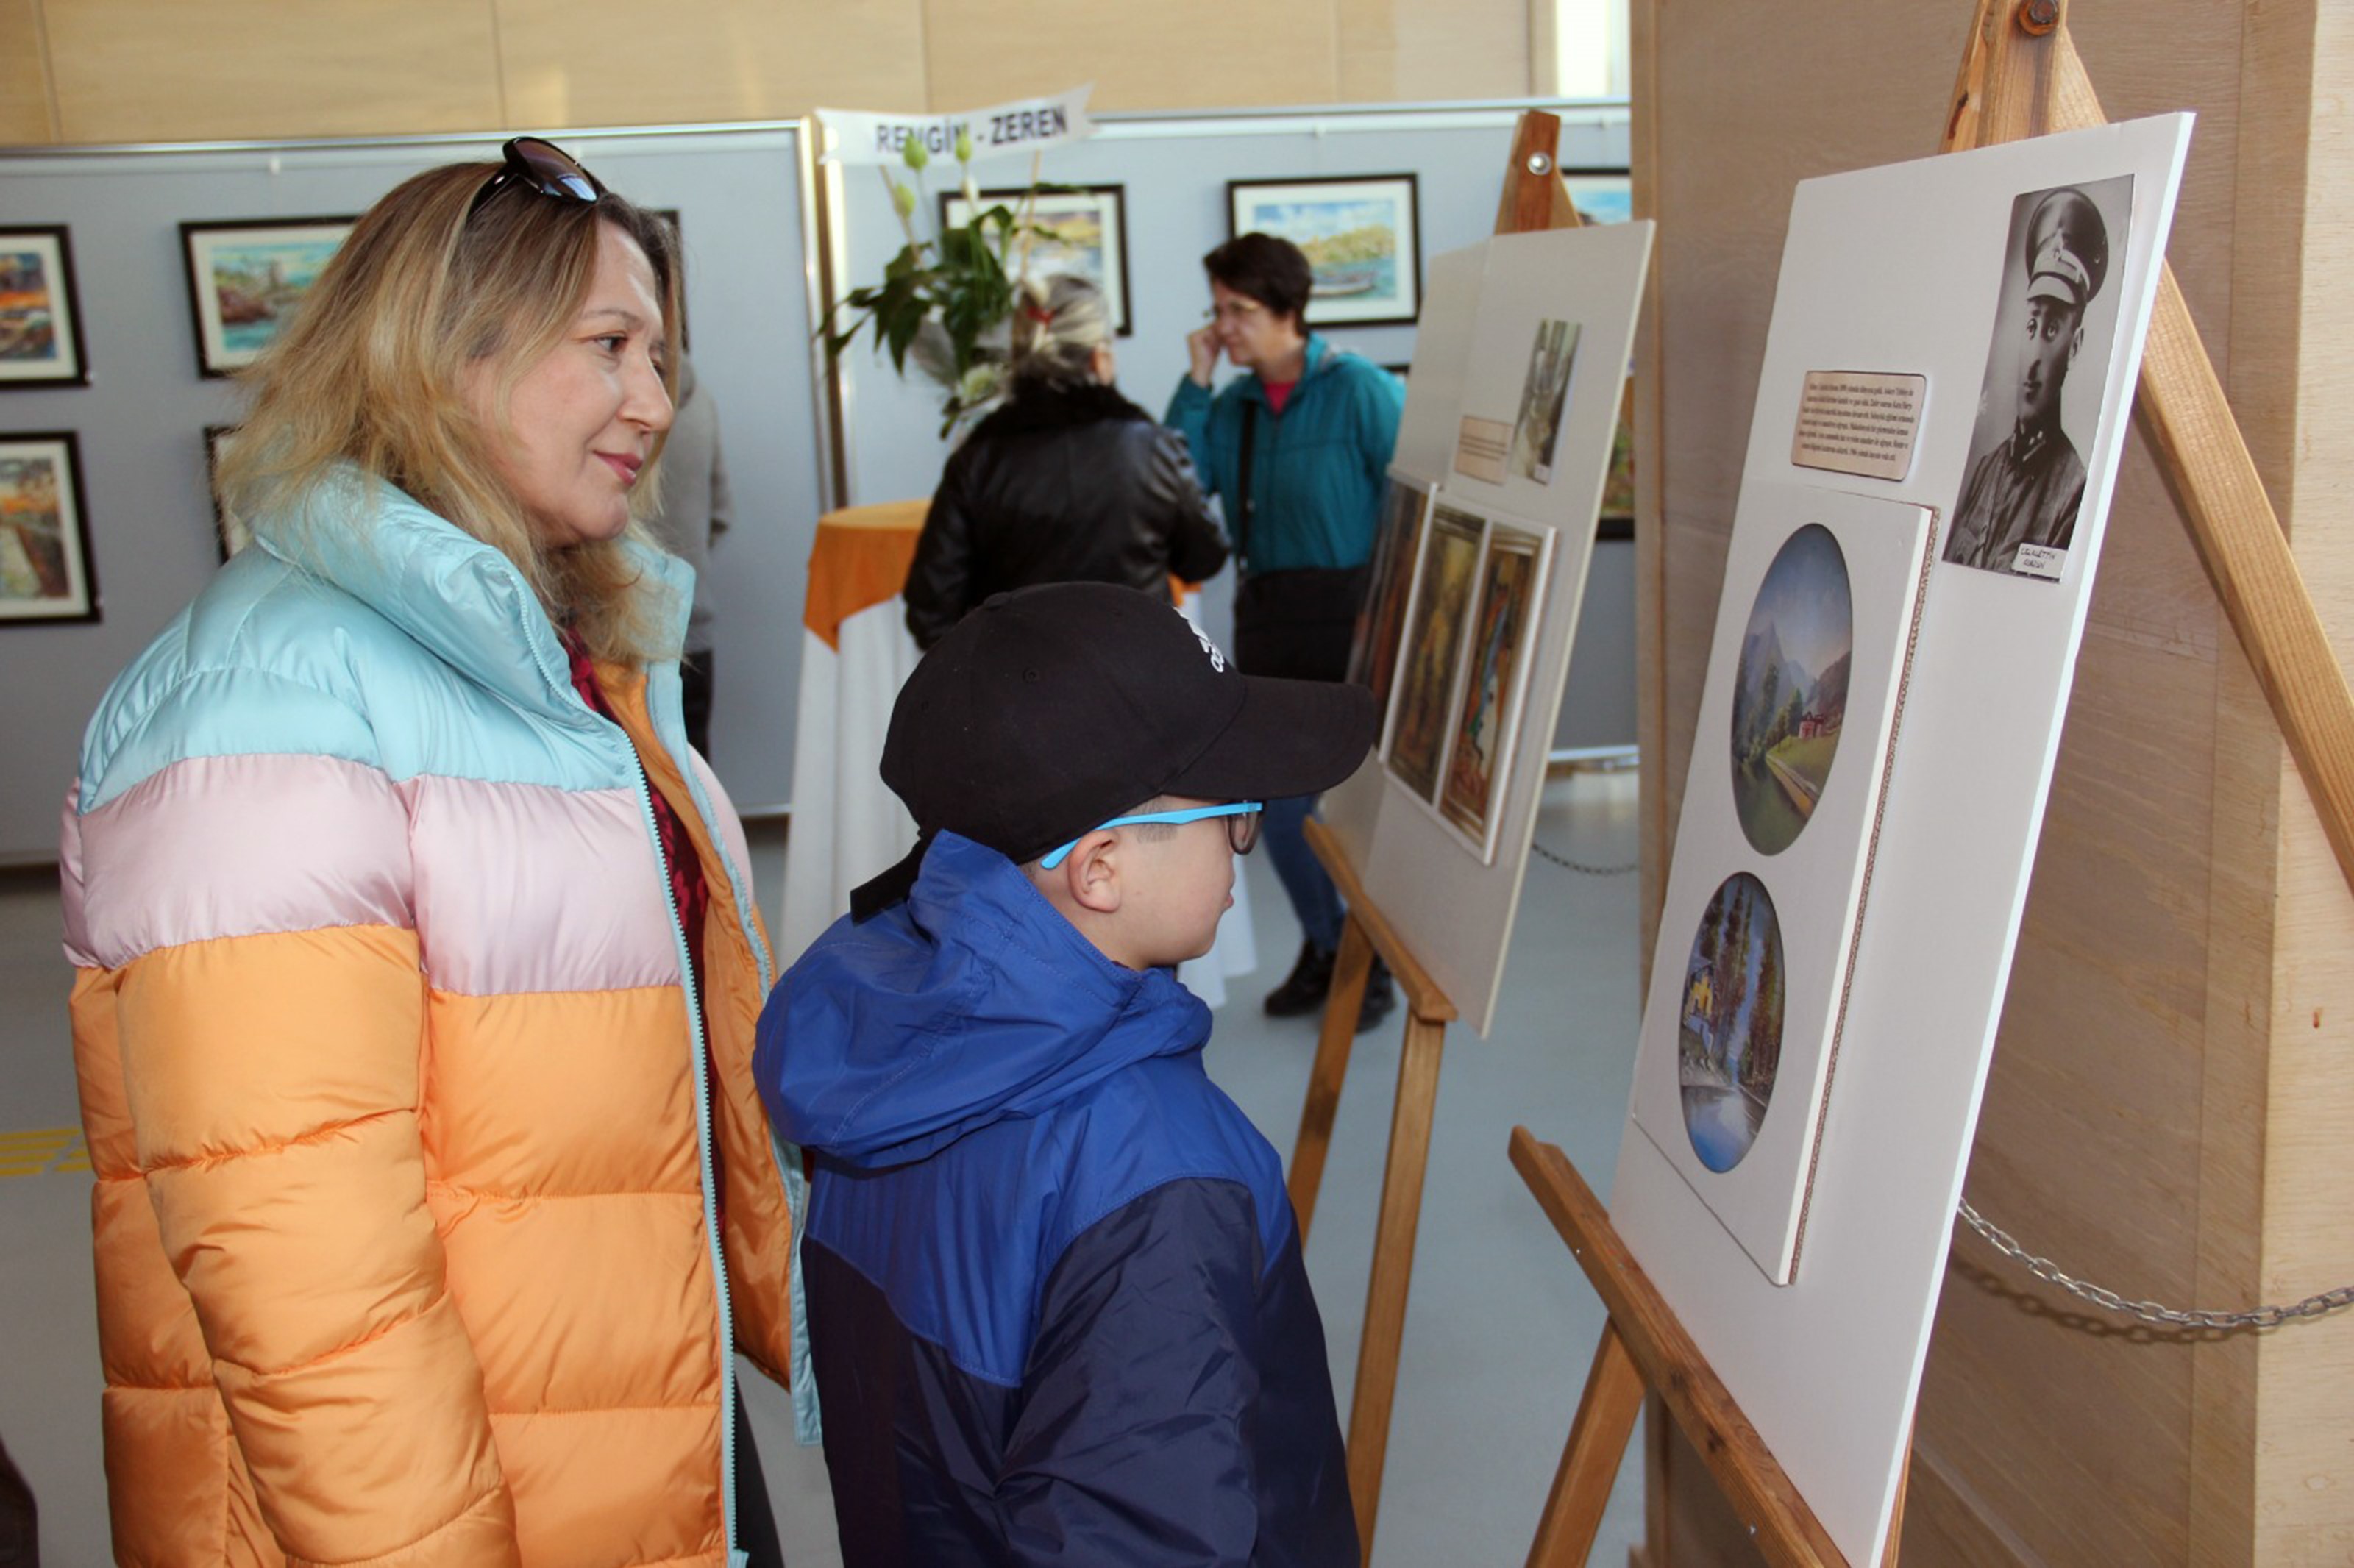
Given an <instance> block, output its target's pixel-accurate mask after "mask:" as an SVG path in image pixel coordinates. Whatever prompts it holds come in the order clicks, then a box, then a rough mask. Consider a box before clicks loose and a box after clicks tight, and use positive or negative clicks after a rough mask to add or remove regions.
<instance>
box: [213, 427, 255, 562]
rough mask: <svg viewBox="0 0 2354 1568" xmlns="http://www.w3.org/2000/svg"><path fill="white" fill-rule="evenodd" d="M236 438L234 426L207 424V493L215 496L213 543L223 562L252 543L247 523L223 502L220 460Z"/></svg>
mask: <svg viewBox="0 0 2354 1568" xmlns="http://www.w3.org/2000/svg"><path fill="white" fill-rule="evenodd" d="M236 439H237V427H236V426H235V425H207V426H206V427H205V493H206V494H207V495H208V496H210V497H211V498H212V503H213V545H214V547H215V548H217V549H218V550H219V551H220V558H221V559H222V560H223V561H227V560H228V558H229V557H230V556H234V555H236V554H237V553H238V552H239V550H242V549H244V548H245V547H246V546H248V545H250V544H251V543H253V535H252V534H251V533H250V532H249V531H248V529H247V528H246V526H245V524H243V523H240V522H239V521H237V520H236V519H235V518H233V517H231V516H230V515H229V514H228V508H227V507H225V506H223V505H222V504H221V498H220V460H221V456H222V454H223V453H225V452H226V451H228V448H229V444H230V443H231V442H232V441H234V440H236Z"/></svg>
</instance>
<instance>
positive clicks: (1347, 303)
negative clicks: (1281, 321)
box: [1226, 175, 1422, 327]
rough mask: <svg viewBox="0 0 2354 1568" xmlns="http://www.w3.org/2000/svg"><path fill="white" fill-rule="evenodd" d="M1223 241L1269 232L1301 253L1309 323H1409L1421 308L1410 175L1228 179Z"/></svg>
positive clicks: (1417, 231)
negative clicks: (1306, 276)
mask: <svg viewBox="0 0 2354 1568" xmlns="http://www.w3.org/2000/svg"><path fill="white" fill-rule="evenodd" d="M1226 207H1227V228H1226V233H1227V236H1228V238H1232V237H1234V236H1235V235H1240V234H1272V235H1274V236H1275V237H1276V238H1278V239H1288V240H1289V241H1291V243H1293V244H1294V245H1297V246H1298V247H1299V249H1301V250H1302V251H1303V252H1305V253H1306V255H1307V257H1308V266H1309V270H1310V273H1311V274H1312V276H1313V280H1314V281H1313V283H1312V285H1311V287H1310V293H1309V299H1308V319H1309V322H1310V324H1312V325H1315V326H1320V327H1325V326H1379V325H1386V324H1397V323H1411V322H1413V321H1414V319H1415V318H1416V316H1417V315H1419V314H1420V313H1421V311H1422V238H1421V229H1420V227H1419V224H1420V219H1419V218H1418V217H1417V216H1416V209H1415V177H1414V175H1341V176H1335V177H1330V178H1317V179H1299V180H1229V181H1227V182H1226Z"/></svg>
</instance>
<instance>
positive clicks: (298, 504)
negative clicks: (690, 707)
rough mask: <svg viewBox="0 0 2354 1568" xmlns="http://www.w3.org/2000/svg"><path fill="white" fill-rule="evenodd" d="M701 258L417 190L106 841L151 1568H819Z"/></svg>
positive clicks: (272, 362)
mask: <svg viewBox="0 0 2354 1568" xmlns="http://www.w3.org/2000/svg"><path fill="white" fill-rule="evenodd" d="M677 295H678V260H677V256H676V252H675V241H674V239H673V237H672V235H671V233H670V231H669V229H668V228H667V227H666V226H665V225H664V224H663V223H662V222H661V221H660V220H659V219H657V218H655V217H652V216H650V215H649V214H648V213H646V212H645V211H643V210H642V209H641V208H639V207H635V206H633V205H631V203H629V202H627V201H625V200H623V199H622V198H620V196H614V195H612V194H610V192H607V191H606V190H605V189H604V187H603V186H602V185H599V184H598V182H597V181H596V180H595V179H594V178H593V177H592V176H591V175H588V172H587V171H586V170H585V169H582V168H581V167H580V166H579V165H578V164H577V163H575V162H574V161H573V160H572V159H570V158H569V157H568V156H567V155H566V154H563V153H562V152H561V151H560V150H558V149H557V148H555V147H553V146H550V145H549V144H548V143H544V142H540V141H537V140H535V139H533V138H520V139H518V140H516V141H514V142H511V143H508V144H507V147H506V151H505V156H504V162H503V163H501V164H490V165H485V164H457V165H452V166H449V167H444V168H439V169H433V170H429V171H428V172H426V173H424V174H421V175H417V176H415V177H414V178H412V179H410V180H408V181H407V182H406V183H404V184H403V185H400V186H399V187H398V188H397V189H396V190H394V191H393V192H392V193H391V194H390V195H388V196H386V197H385V198H384V199H383V200H382V201H380V202H378V203H377V204H376V207H373V208H372V209H371V210H370V211H369V212H368V213H367V215H366V217H362V218H361V219H360V221H359V223H358V226H357V227H356V228H355V229H354V230H353V232H352V235H351V237H350V238H348V239H347V240H345V243H344V246H343V248H342V249H341V250H340V251H339V252H338V253H337V255H336V257H335V259H334V261H333V262H332V263H331V264H330V265H329V267H328V268H327V269H326V270H325V271H324V272H323V274H322V275H321V277H320V279H319V281H318V283H317V285H316V286H315V287H314V288H313V291H312V292H311V294H310V296H309V297H308V299H307V300H306V301H305V302H304V305H303V308H302V313H301V314H300V315H299V316H297V317H296V319H295V320H294V322H293V323H292V324H291V325H290V326H289V328H288V329H287V331H286V333H285V334H284V335H283V336H282V338H281V341H280V342H279V343H278V344H277V345H276V346H275V347H274V348H273V349H272V350H271V351H270V354H269V355H267V356H266V357H265V359H264V360H263V362H262V363H261V364H260V366H258V367H257V368H256V370H255V372H254V374H253V388H254V390H253V399H252V407H251V410H250V413H249V416H248V418H247V419H246V421H245V424H244V426H243V429H242V433H241V435H240V437H239V440H238V441H237V443H236V444H235V446H234V448H233V450H231V452H230V453H229V454H228V457H227V461H224V463H223V465H222V472H221V475H220V490H221V496H222V500H223V502H224V503H226V505H227V506H228V508H229V510H230V511H231V513H233V514H235V515H236V516H237V517H239V519H240V520H241V521H242V522H243V523H244V524H246V525H247V526H248V527H249V529H250V531H251V535H252V538H253V543H252V545H250V546H248V547H247V548H246V549H244V550H243V551H241V552H240V553H239V555H238V556H236V557H235V558H234V559H233V560H231V561H230V562H229V564H228V566H227V567H224V568H223V569H222V570H221V571H220V572H219V573H218V574H217V576H216V577H214V579H213V580H212V582H211V584H210V585H209V586H208V587H207V588H206V589H205V590H204V591H203V592H202V593H201V594H200V595H198V596H197V598H196V601H195V603H193V604H192V605H190V606H189V607H188V609H186V610H185V611H183V612H182V614H181V615H180V616H179V618H178V619H177V620H175V621H174V622H173V623H172V624H171V625H170V626H169V627H168V628H166V629H165V630H164V633H163V635H162V636H161V637H159V638H157V639H156V641H154V644H153V645H151V646H150V647H149V648H148V649H147V651H146V652H143V654H141V655H140V656H139V658H138V659H137V660H136V661H134V662H133V664H132V665H131V667H130V668H129V669H128V670H126V671H125V672H124V673H122V676H121V677H119V678H118V679H117V680H116V682H115V683H114V684H113V686H112V687H111V689H110V690H109V692H108V694H107V695H106V698H105V700H104V701H103V703H102V704H101V706H100V708H99V711H98V714H97V716H96V717H95V718H93V719H92V721H91V723H90V729H89V733H88V735H87V736H86V738H85V740H84V742H83V747H82V754H81V770H80V779H78V781H77V782H76V784H75V787H74V790H73V794H72V797H71V799H70V801H69V806H68V810H67V812H66V821H65V842H64V846H63V853H62V859H63V872H64V881H65V908H66V945H67V949H68V952H69V956H70V957H71V958H72V959H73V961H74V963H75V964H76V965H77V966H78V969H79V971H80V972H79V974H78V976H77V980H76V983H75V987H74V994H73V1003H72V1012H73V1029H74V1049H75V1054H76V1057H77V1065H78V1067H79V1073H80V1085H81V1095H82V1121H83V1126H84V1128H85V1129H86V1131H87V1133H88V1137H89V1141H90V1151H91V1157H92V1163H93V1165H94V1166H95V1168H96V1170H97V1172H98V1184H97V1192H96V1196H95V1199H94V1209H95V1214H94V1228H95V1232H96V1245H97V1262H98V1283H99V1309H100V1330H101V1332H100V1349H101V1357H102V1359H103V1361H104V1362H105V1372H106V1385H107V1386H106V1393H105V1404H104V1426H105V1437H106V1456H107V1474H108V1479H109V1487H110V1493H111V1511H112V1518H113V1528H114V1544H115V1552H116V1554H117V1556H118V1558H119V1559H120V1560H122V1561H123V1562H139V1563H148V1562H154V1563H162V1562H172V1563H197V1562H202V1563H239V1564H242V1563H284V1562H295V1563H354V1562H368V1563H419V1564H421V1563H467V1564H483V1563H566V1564H574V1563H600V1564H628V1563H663V1564H677V1563H708V1564H714V1565H719V1564H729V1563H740V1562H743V1561H745V1560H746V1553H747V1552H751V1553H754V1554H755V1557H756V1560H757V1558H767V1559H769V1560H770V1561H775V1560H777V1552H776V1547H775V1541H774V1534H775V1531H774V1524H773V1521H772V1520H769V1516H768V1505H767V1499H766V1497H765V1495H764V1493H763V1491H762V1489H761V1486H760V1482H759V1474H758V1462H757V1459H756V1458H755V1457H753V1456H752V1454H751V1453H750V1451H749V1447H748V1441H747V1436H748V1429H747V1428H746V1426H745V1425H744V1423H743V1420H742V1415H741V1412H740V1408H739V1407H738V1405H737V1388H736V1380H735V1371H734V1359H733V1355H732V1354H731V1351H742V1352H743V1353H745V1354H746V1355H747V1356H748V1357H749V1358H750V1359H751V1360H752V1361H755V1362H756V1363H758V1364H759V1365H761V1366H762V1367H764V1368H766V1369H768V1370H769V1372H771V1375H780V1374H781V1373H782V1372H783V1371H784V1369H785V1367H786V1364H787V1361H788V1359H789V1356H790V1339H791V1333H790V1312H789V1308H788V1307H787V1303H786V1296H785V1282H786V1277H787V1268H788V1256H787V1243H788V1237H789V1221H788V1208H787V1197H786V1179H787V1177H786V1172H785V1171H784V1170H783V1169H782V1167H781V1164H780V1162H779V1159H778V1157H777V1155H776V1154H775V1152H774V1148H773V1144H772V1142H771V1140H770V1138H769V1130H768V1127H767V1124H766V1122H765V1120H764V1118H763V1116H762V1113H761V1110H760V1107H759V1102H758V1097H757V1096H756V1094H755V1092H754V1090H753V1087H752V1084H751V1080H750V1076H749V1059H750V1051H751V1046H752V1034H753V1026H754V1022H755V1021H756V1019H757V1017H758V1011H759V1007H760V1002H761V1000H762V997H763V995H764V994H765V992H766V991H767V989H768V985H769V963H770V960H769V949H768V945H767V939H766V937H765V935H764V934H763V932H762V930H761V927H760V922H759V918H758V915H757V914H756V913H755V910H754V906H753V899H752V888H751V884H750V881H749V876H748V869H749V868H748V864H747V861H746V855H745V848H744V843H743V840H742V836H741V831H740V829H739V827H738V826H737V821H736V818H735V815H734V812H733V810H732V809H731V808H730V806H729V805H728V802H727V800H726V796H725V795H724V794H723V793H722V792H721V790H720V788H719V785H718V781H717V780H716V779H715V778H714V777H713V776H712V775H711V774H710V773H709V771H708V770H707V769H705V768H704V766H703V764H702V762H701V760H700V759H699V758H696V757H695V755H694V753H693V752H692V751H691V750H690V749H689V748H688V747H687V745H686V742H685V737H684V733H683V731H682V728H681V719H680V704H679V680H678V667H677V651H678V645H679V641H680V638H681V636H682V634H683V630H684V624H685V620H686V613H687V603H688V594H687V584H686V582H685V581H684V577H685V576H686V574H685V572H684V568H681V567H677V565H676V564H675V563H674V562H672V561H671V560H670V559H669V558H668V557H666V556H662V555H661V554H660V553H659V552H657V551H654V550H652V549H651V548H649V547H648V546H646V545H645V544H644V543H643V542H642V540H641V539H640V538H639V536H638V535H639V529H638V525H637V524H635V523H634V522H633V520H632V518H633V514H634V513H635V512H636V511H637V510H638V509H640V508H642V507H643V506H644V505H645V504H646V503H647V500H648V497H649V496H650V494H651V492H652V486H653V482H654V466H655V459H656V456H657V454H658V452H659V450H660V448H661V444H662V437H663V431H664V429H667V427H668V426H669V423H670V418H671V397H670V390H669V380H670V375H671V371H670V366H672V365H673V364H674V363H675V352H676V332H677V329H676V324H675V323H676V321H677V308H676V307H677Z"/></svg>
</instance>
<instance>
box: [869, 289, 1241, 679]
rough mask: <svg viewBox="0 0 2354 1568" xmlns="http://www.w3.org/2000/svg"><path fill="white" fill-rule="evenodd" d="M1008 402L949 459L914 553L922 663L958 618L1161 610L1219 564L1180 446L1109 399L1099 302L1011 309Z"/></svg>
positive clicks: (1067, 298) (910, 615) (1083, 292)
mask: <svg viewBox="0 0 2354 1568" xmlns="http://www.w3.org/2000/svg"><path fill="white" fill-rule="evenodd" d="M1111 380H1112V350H1111V323H1110V320H1109V318H1108V313H1107V312H1106V310H1105V305H1104V297H1103V291H1101V290H1099V289H1098V288H1097V287H1096V285H1095V284H1093V283H1091V282H1088V281H1087V280H1086V279H1084V278H1076V277H1067V276H1066V277H1057V278H1049V279H1043V280H1038V279H1034V280H1032V281H1030V282H1029V283H1028V284H1027V285H1026V286H1025V287H1024V289H1023V293H1022V295H1021V297H1020V299H1019V300H1018V301H1017V302H1016V303H1015V305H1014V307H1013V396H1012V397H1009V398H1008V399H1007V400H1006V402H1005V403H1004V405H1003V406H1002V407H1001V408H998V409H996V410H995V411H994V412H992V413H991V414H990V416H989V417H988V418H985V419H983V420H981V423H980V425H979V426H978V427H976V428H975V429H974V430H973V432H972V434H971V435H970V437H969V438H967V440H966V441H965V443H964V445H963V446H961V447H960V448H958V449H957V451H956V453H955V455H954V456H952V457H950V458H949V464H948V470H947V471H946V472H945V473H943V474H942V475H941V476H940V487H939V489H938V492H936V493H934V494H933V496H932V509H931V513H930V515H928V517H927V518H926V519H925V520H924V532H923V536H922V537H921V538H920V539H918V540H917V544H916V559H915V562H914V564H913V565H911V566H910V567H908V569H907V588H906V589H905V590H904V597H905V598H906V599H907V630H909V631H911V632H913V633H914V634H915V638H916V642H917V646H918V647H921V648H926V649H928V648H930V647H931V645H932V644H933V643H935V642H937V641H939V640H940V639H941V638H942V637H944V636H946V635H947V634H948V630H949V628H950V627H952V626H954V625H955V624H956V623H957V622H958V621H959V620H961V619H962V618H963V616H964V613H965V611H967V610H969V609H972V607H973V606H975V605H977V604H979V603H981V601H982V600H983V599H987V598H989V596H990V595H991V594H994V593H1002V592H1004V591H1005V590H1007V589H1009V588H1027V587H1029V586H1030V585H1031V584H1033V583H1057V582H1109V583H1124V584H1126V585H1128V586H1129V587H1130V588H1142V589H1143V590H1144V591H1146V592H1147V593H1152V594H1158V595H1159V596H1161V598H1163V599H1166V598H1167V597H1168V595H1169V578H1170V576H1171V575H1172V573H1173V574H1174V575H1176V576H1177V577H1180V578H1182V579H1183V580H1185V581H1187V582H1200V581H1202V580H1203V579H1204V578H1206V577H1212V576H1214V575H1215V573H1216V572H1217V570H1218V568H1219V567H1223V566H1225V563H1226V540H1225V534H1224V533H1222V532H1221V531H1220V530H1219V527H1218V524H1217V523H1216V521H1215V520H1214V519H1213V518H1212V517H1211V515H1210V513H1209V507H1208V503H1206V502H1204V500H1203V498H1202V486H1201V483H1200V482H1199V481H1197V480H1196V479H1195V478H1194V475H1193V459H1192V458H1191V457H1190V456H1189V455H1188V454H1187V452H1186V450H1185V441H1184V438H1183V437H1182V436H1180V435H1178V434H1177V433H1176V432H1175V431H1173V430H1171V429H1168V428H1167V427H1166V426H1163V425H1161V423H1160V422H1159V421H1157V420H1155V419H1154V418H1152V416H1151V415H1150V414H1148V413H1146V412H1145V411H1144V410H1143V409H1141V408H1138V407H1137V406H1136V405H1135V404H1133V403H1131V402H1129V400H1128V399H1127V398H1125V397H1121V396H1120V395H1119V392H1118V391H1117V390H1116V389H1115V388H1114V387H1112V384H1111Z"/></svg>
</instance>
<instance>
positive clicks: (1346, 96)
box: [1336, 0, 1550, 103]
mask: <svg viewBox="0 0 2354 1568" xmlns="http://www.w3.org/2000/svg"><path fill="white" fill-rule="evenodd" d="M1531 8H1532V7H1531V6H1530V5H1529V4H1528V0H1454V3H1453V4H1447V3H1445V0H1412V3H1410V4H1400V3H1399V0H1336V9H1337V11H1338V13H1339V16H1338V28H1337V33H1338V37H1339V54H1340V97H1341V100H1342V101H1346V102H1352V103H1355V102H1412V101H1417V100H1444V99H1459V98H1517V97H1520V96H1521V95H1522V94H1524V93H1528V92H1532V91H1534V90H1535V78H1534V76H1533V74H1532V62H1531V60H1530V58H1529V56H1530V25H1529V24H1530V16H1529V13H1530V10H1531ZM1545 31H1546V32H1547V36H1548V37H1549V36H1550V29H1546V30H1545Z"/></svg>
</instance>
